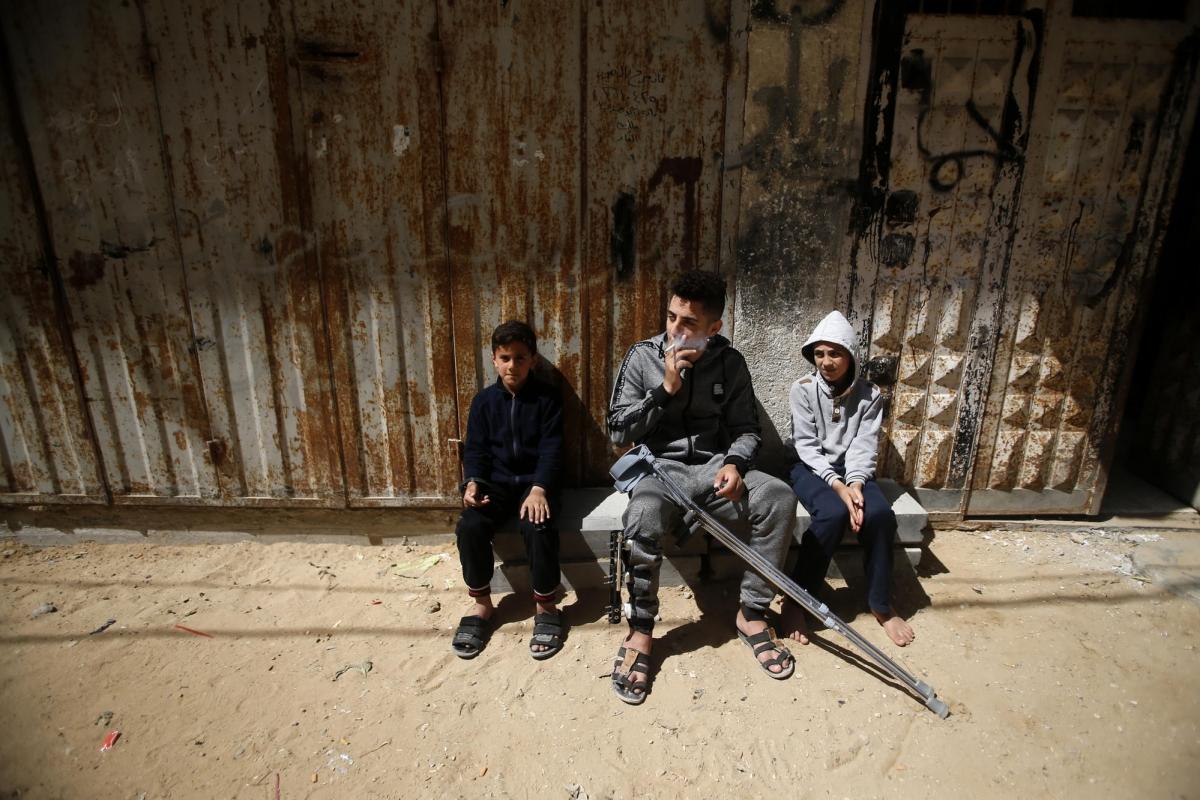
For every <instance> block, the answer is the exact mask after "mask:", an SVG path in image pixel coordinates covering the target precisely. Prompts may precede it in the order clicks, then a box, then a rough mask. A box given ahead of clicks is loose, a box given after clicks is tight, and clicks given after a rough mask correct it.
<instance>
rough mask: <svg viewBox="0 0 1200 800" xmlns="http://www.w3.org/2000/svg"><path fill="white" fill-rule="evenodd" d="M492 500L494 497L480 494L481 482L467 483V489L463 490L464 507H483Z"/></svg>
mask: <svg viewBox="0 0 1200 800" xmlns="http://www.w3.org/2000/svg"><path fill="white" fill-rule="evenodd" d="M490 502H492V498H490V497H488V496H487V495H480V493H479V484H477V483H475V481H471V482H470V483H468V484H467V490H466V491H465V492H463V507H464V508H481V507H483V506H486V505H487V504H488V503H490Z"/></svg>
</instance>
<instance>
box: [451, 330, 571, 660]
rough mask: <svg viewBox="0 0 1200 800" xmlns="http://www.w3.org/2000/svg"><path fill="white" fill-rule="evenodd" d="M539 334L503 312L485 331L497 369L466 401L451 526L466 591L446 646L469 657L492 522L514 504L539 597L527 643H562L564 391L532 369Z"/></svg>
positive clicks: (482, 631) (475, 650) (479, 637)
mask: <svg viewBox="0 0 1200 800" xmlns="http://www.w3.org/2000/svg"><path fill="white" fill-rule="evenodd" d="M537 358H538V356H537V337H536V336H535V335H534V332H533V329H532V328H530V327H529V326H528V325H526V324H525V323H524V322H505V323H504V324H503V325H501V326H499V327H498V328H496V330H495V331H494V332H493V333H492V364H493V366H495V368H496V374H497V376H498V377H497V379H496V382H495V383H494V384H492V385H491V386H488V387H487V388H486V389H484V390H483V391H481V392H479V394H477V395H475V399H474V400H472V401H471V412H470V415H469V416H468V417H467V440H466V444H465V447H464V454H463V467H464V470H465V472H466V480H465V481H464V482H463V485H462V489H463V513H462V516H461V517H460V518H459V521H458V528H457V530H456V536H457V539H458V555H459V560H460V561H461V562H462V569H463V580H464V581H465V582H466V584H467V591H468V593H469V594H470V595H471V598H472V599H473V601H474V607H473V608H472V609H471V612H470V613H469V614H468V615H467V616H465V617H463V618H462V619H461V620H460V621H459V626H458V630H457V631H455V634H454V640H453V648H454V652H455V654H457V655H458V656H459V657H460V658H474V657H475V656H477V655H479V653H480V651H482V650H483V647H484V645H486V644H487V640H488V636H489V634H490V633H491V618H492V615H493V614H494V613H495V607H494V606H493V605H492V598H491V588H490V584H491V581H492V572H493V569H494V563H495V561H494V556H493V553H492V537H493V536H494V534H495V531H496V528H497V527H498V526H499V525H501V524H502V523H503V522H504V521H505V520H506V519H508V518H509V517H511V516H513V515H514V514H516V515H517V516H518V520H519V522H518V525H519V527H520V530H521V536H522V538H524V540H525V552H526V554H527V556H528V558H529V570H530V573H531V578H532V583H533V598H534V601H535V602H536V603H537V612H536V615H535V616H534V630H533V638H532V639H531V640H530V642H529V651H530V655H532V656H533V657H534V658H536V659H543V658H549V657H550V656H552V655H554V654H555V653H557V652H558V651H559V650H561V649H562V643H563V638H564V631H563V625H562V617H561V615H560V613H559V611H558V609H557V607H556V605H555V604H556V602H557V599H558V597H557V592H558V586H559V566H558V529H557V528H556V526H555V524H554V520H555V518H556V517H557V516H558V510H559V508H558V499H559V498H558V478H559V474H560V472H561V471H562V466H563V426H562V401H561V399H560V398H559V394H558V391H557V390H556V389H555V388H554V387H552V386H548V385H547V384H545V383H543V382H541V381H539V380H538V379H537V378H535V377H533V376H532V375H531V374H530V372H531V370H532V369H533V367H534V365H535V364H536V363H537Z"/></svg>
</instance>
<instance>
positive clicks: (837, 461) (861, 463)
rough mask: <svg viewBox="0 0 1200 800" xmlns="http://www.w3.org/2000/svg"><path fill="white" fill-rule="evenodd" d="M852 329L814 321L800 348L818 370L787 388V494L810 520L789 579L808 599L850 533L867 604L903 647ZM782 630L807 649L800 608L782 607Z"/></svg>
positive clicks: (870, 412) (891, 532)
mask: <svg viewBox="0 0 1200 800" xmlns="http://www.w3.org/2000/svg"><path fill="white" fill-rule="evenodd" d="M856 338H857V337H856V336H855V334H854V329H853V328H852V327H851V326H850V323H849V322H848V321H847V320H846V318H845V317H844V316H842V315H841V314H840V313H838V312H837V311H833V312H831V313H830V314H829V315H828V316H826V317H825V319H823V320H821V322H820V323H818V325H817V327H816V329H815V330H814V331H813V332H812V335H811V336H809V337H808V341H806V342H805V343H804V346H803V347H802V348H801V349H800V352H801V353H802V354H803V355H804V357H805V358H806V359H807V360H808V361H809V362H810V363H812V365H813V366H814V367H816V371H815V372H814V373H813V374H811V375H808V376H806V377H803V378H801V379H800V380H798V381H796V382H795V383H794V384H792V391H791V396H790V401H791V407H792V446H793V447H794V448H795V450H796V455H797V456H798V457H799V459H800V461H799V463H797V464H796V465H795V467H793V468H792V474H791V482H792V490H793V491H794V492H795V493H796V497H797V498H799V500H800V502H801V504H803V506H804V507H805V508H806V509H807V510H808V512H809V514H811V515H812V523H811V525H810V526H809V529H808V530H807V531H806V532H805V533H804V536H803V538H802V539H801V541H800V558H799V560H798V561H797V562H796V568H795V572H794V574H793V578H794V579H795V581H796V583H798V584H800V586H801V587H803V588H804V589H805V590H807V591H808V592H809V593H810V594H816V593H817V590H818V589H819V588H820V587H821V586H822V585H823V584H824V581H825V572H826V570H828V569H829V562H830V560H832V558H833V551H834V549H835V548H836V547H837V545H838V542H839V541H840V540H841V538H842V535H843V534H844V533H845V531H846V529H847V528H849V529H850V530H851V531H853V532H854V534H855V535H857V536H858V540H859V543H860V544H861V545H862V549H863V567H864V571H865V572H866V578H867V604H868V605H869V606H870V607H871V613H873V614H874V615H875V619H876V620H878V622H879V624H880V625H882V626H883V629H884V630H885V631H886V632H887V635H888V637H889V638H890V639H891V640H892V641H893V642H895V643H896V644H898V645H900V646H901V647H903V646H904V645H907V644H909V643H910V642H912V640H913V638H914V634H913V630H912V628H911V627H910V626H909V624H908V623H907V622H905V621H904V619H903V618H901V617H899V616H897V615H896V614H895V613H894V612H893V611H892V603H891V591H892V589H891V587H892V548H893V546H894V545H895V541H896V515H895V514H894V513H893V512H892V505H891V503H889V502H888V500H887V498H886V497H884V494H883V492H882V491H880V489H879V486H878V484H876V483H875V456H876V452H877V451H878V449H879V427H880V423H882V421H883V402H882V398H881V396H880V393H879V390H878V389H876V388H875V387H874V386H872V385H871V384H870V383H868V382H867V381H866V380H864V379H862V378H860V377H859V375H858V362H857V360H856V357H855V339H856ZM784 617H785V621H784V624H783V626H782V627H783V628H785V629H786V630H787V631H788V633H789V635H790V636H791V638H793V639H795V640H796V641H798V642H800V643H801V644H808V628H807V625H806V624H805V620H804V615H803V613H802V612H800V610H799V608H797V607H796V606H794V604H791V603H785V614H784Z"/></svg>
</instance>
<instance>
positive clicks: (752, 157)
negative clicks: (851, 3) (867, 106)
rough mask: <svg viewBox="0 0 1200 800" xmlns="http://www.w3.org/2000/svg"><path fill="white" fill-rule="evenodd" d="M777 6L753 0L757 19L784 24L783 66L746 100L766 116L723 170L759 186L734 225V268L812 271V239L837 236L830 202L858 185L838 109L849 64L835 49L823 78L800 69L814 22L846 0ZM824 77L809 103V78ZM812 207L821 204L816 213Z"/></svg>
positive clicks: (815, 261) (825, 19) (815, 265)
mask: <svg viewBox="0 0 1200 800" xmlns="http://www.w3.org/2000/svg"><path fill="white" fill-rule="evenodd" d="M781 6H783V3H782V2H781V0H755V1H754V2H753V3H752V4H751V8H750V11H751V15H752V17H753V20H754V24H755V25H756V26H762V27H766V28H775V29H778V28H784V29H785V30H786V34H787V61H786V68H785V70H784V79H783V80H782V81H781V82H779V83H775V84H769V85H765V86H759V87H758V88H756V89H755V90H754V91H753V94H752V95H751V97H750V100H751V102H753V103H754V104H755V105H758V106H760V107H762V108H763V109H764V110H765V112H766V120H765V121H764V124H763V125H762V127H761V128H760V129H759V130H757V131H756V132H755V133H754V134H753V136H751V137H750V138H749V139H748V140H747V141H746V142H745V143H744V145H743V146H742V148H741V150H740V151H739V153H738V157H737V158H736V159H731V160H730V161H728V162H726V164H725V169H726V170H735V169H745V170H746V171H748V172H750V173H753V178H752V180H753V181H754V183H755V184H756V185H757V188H758V189H760V190H761V193H762V197H761V199H760V200H758V201H756V202H755V203H754V204H753V205H752V207H751V208H750V209H749V211H748V212H746V216H745V217H743V219H742V221H741V223H740V225H739V231H738V239H737V259H738V264H739V268H740V269H743V270H750V271H754V270H758V269H765V270H767V271H769V272H780V271H782V272H786V273H789V274H795V273H796V272H801V273H807V274H816V273H817V272H818V271H819V269H820V266H821V265H820V256H819V255H818V254H819V253H821V252H823V251H824V247H814V243H821V245H826V246H834V244H833V243H834V241H835V239H836V238H837V237H838V235H839V231H838V229H837V228H838V225H837V223H836V222H835V219H836V217H837V215H836V213H828V209H829V208H831V207H837V206H839V205H841V204H842V203H845V202H846V201H847V199H848V198H849V197H850V196H851V195H852V194H853V192H854V189H855V184H854V182H853V180H852V179H850V178H849V176H848V174H847V173H848V164H849V163H851V162H850V158H851V157H850V156H849V155H848V153H847V152H846V145H845V143H846V142H848V141H850V139H851V138H852V137H850V136H848V135H847V134H848V133H849V131H848V130H847V128H846V124H845V122H844V120H843V115H842V113H841V104H842V99H843V95H844V91H845V90H846V87H847V83H848V82H849V83H850V86H851V87H852V86H853V83H852V81H853V70H852V66H851V62H850V60H849V59H848V58H846V57H840V56H837V57H834V58H831V59H830V60H829V61H828V63H827V65H826V67H825V75H824V76H823V77H822V76H805V75H803V73H802V67H801V56H802V46H803V42H804V41H805V36H806V35H808V36H811V34H812V31H811V29H812V28H814V27H818V26H821V25H824V24H827V23H829V22H830V21H832V20H833V19H834V18H835V17H837V15H838V14H839V12H841V10H842V8H843V7H844V6H845V2H844V0H826V2H823V3H816V2H809V3H804V4H799V3H788V4H787V5H786V6H784V7H783V8H782V9H781ZM803 79H807V80H808V81H810V83H809V86H808V87H805V88H802V86H801V83H802V80H803ZM822 80H823V81H824V86H825V88H824V90H823V91H822V92H821V93H820V97H821V101H820V102H819V103H813V102H812V99H813V94H814V93H813V91H812V89H811V85H812V82H820V81H822ZM817 208H820V209H822V210H821V211H820V212H816V213H814V212H815V211H816V209H817ZM801 264H803V266H798V265H801Z"/></svg>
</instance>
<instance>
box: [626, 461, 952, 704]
mask: <svg viewBox="0 0 1200 800" xmlns="http://www.w3.org/2000/svg"><path fill="white" fill-rule="evenodd" d="M609 474H611V475H612V477H613V480H614V481H615V486H616V489H617V491H619V492H625V493H628V492H631V491H633V487H634V486H636V485H637V483H638V481H640V480H641V479H642V478H644V477H646V476H647V475H654V476H655V477H656V478H658V479H659V481H661V482H662V484H663V486H664V487H665V488H666V490H667V493H668V494H670V496H671V499H672V500H674V501H675V503H676V504H678V505H679V507H680V508H682V509H683V510H684V513H683V522H684V525H686V526H687V529H688V530H689V531H695V530H696V529H697V528H703V529H704V530H706V531H708V532H709V533H711V534H712V535H713V536H714V537H716V538H717V540H718V541H720V542H721V544H723V545H725V546H726V547H727V548H729V550H730V551H731V552H732V553H734V554H735V555H737V556H738V557H739V558H741V559H742V560H743V561H745V562H746V564H748V565H749V566H750V567H751V568H752V569H754V570H755V571H757V572H758V573H759V574H760V575H762V576H763V577H764V578H766V579H767V580H768V581H770V582H771V583H773V584H775V586H776V587H777V588H778V589H779V590H780V591H781V592H783V593H784V594H785V595H787V596H788V597H790V598H791V599H792V600H794V601H796V602H797V603H799V604H800V606H802V607H803V608H804V609H805V610H807V611H808V612H809V613H810V614H812V615H813V616H815V617H817V618H818V619H820V620H821V621H822V622H823V623H824V624H825V627H827V628H830V629H832V630H835V631H837V632H838V633H840V634H841V635H842V636H844V637H846V638H847V639H849V640H850V642H851V643H852V644H854V645H855V646H856V647H857V648H858V649H859V650H861V651H863V652H864V653H866V654H867V657H868V658H870V659H871V660H872V661H874V662H875V664H877V665H878V666H879V667H881V668H882V669H883V670H884V671H885V672H887V673H888V674H890V675H891V676H892V677H894V678H895V679H896V680H898V681H900V682H901V683H903V684H904V685H905V686H907V687H908V688H909V689H912V690H913V691H914V692H916V693H917V694H918V695H920V697H921V698H922V699H923V700H924V702H925V707H926V708H928V709H929V710H930V711H932V712H933V713H935V714H937V715H938V716H939V717H941V718H942V719H945V718H946V717H948V716H950V708H949V706H947V705H946V703H945V701H943V700H940V699H938V696H937V692H935V691H934V690H933V687H932V686H930V685H929V684H927V683H925V682H924V681H922V680H919V679H917V678H916V677H915V676H913V675H912V674H911V673H910V672H909V671H908V670H906V669H904V667H901V666H900V665H899V664H897V663H896V662H895V661H893V660H892V659H891V658H889V657H888V656H887V654H886V653H884V652H883V651H882V650H880V649H879V648H878V647H876V646H875V645H873V644H871V643H870V642H869V641H867V640H866V639H864V638H863V636H862V634H860V633H859V632H858V631H856V630H854V629H853V628H851V627H850V626H849V625H847V624H846V623H845V622H842V620H841V619H839V618H838V617H837V615H836V614H834V613H833V612H832V611H830V610H829V606H827V605H825V604H824V603H822V602H821V601H819V600H817V599H816V598H815V597H813V596H812V595H811V594H809V593H808V592H806V591H804V589H802V588H800V586H799V585H798V584H797V583H796V582H795V581H793V580H792V579H791V578H789V577H788V576H787V575H785V574H784V573H783V571H782V570H780V569H779V567H777V566H775V565H774V564H772V563H771V562H769V561H767V560H766V559H765V558H763V557H762V556H761V555H759V554H758V553H756V552H754V551H753V550H751V549H750V547H749V545H747V544H746V543H745V542H743V541H742V540H741V539H739V538H738V537H737V536H735V535H734V534H733V532H732V531H730V530H729V529H728V528H726V527H725V526H724V525H722V524H721V523H720V522H718V521H717V520H716V519H715V518H713V516H712V515H710V514H709V513H708V512H706V511H705V510H704V509H703V508H701V507H700V506H699V505H698V504H697V503H696V501H695V500H693V499H692V498H691V497H689V496H688V494H687V493H686V492H684V491H683V489H681V488H680V487H679V484H677V483H675V481H674V480H673V479H672V478H671V476H670V475H668V474H667V473H666V472H664V471H663V470H662V469H660V468H659V466H658V461H657V460H656V459H655V458H654V455H653V454H652V453H651V452H650V450H649V448H647V447H646V446H645V445H640V446H638V447H635V448H633V449H632V450H630V451H629V452H628V453H626V454H625V455H623V456H621V458H619V459H617V463H615V464H613V466H612V469H610V470H609Z"/></svg>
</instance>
